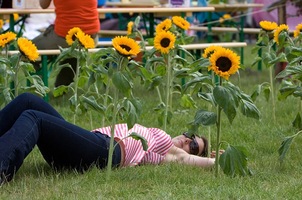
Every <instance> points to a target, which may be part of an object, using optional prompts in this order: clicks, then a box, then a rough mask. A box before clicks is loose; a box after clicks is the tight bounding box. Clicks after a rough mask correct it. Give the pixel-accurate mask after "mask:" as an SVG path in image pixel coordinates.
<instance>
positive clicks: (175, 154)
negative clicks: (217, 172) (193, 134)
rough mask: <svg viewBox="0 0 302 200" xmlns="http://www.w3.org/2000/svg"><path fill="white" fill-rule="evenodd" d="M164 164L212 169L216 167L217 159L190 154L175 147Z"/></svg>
mask: <svg viewBox="0 0 302 200" xmlns="http://www.w3.org/2000/svg"><path fill="white" fill-rule="evenodd" d="M164 162H177V163H181V164H186V165H194V166H200V167H211V166H213V165H214V163H215V159H214V158H206V157H200V156H195V155H192V154H188V153H187V152H185V151H184V150H183V149H180V148H177V147H175V146H173V147H172V148H171V149H170V150H169V151H168V153H167V154H166V156H165V159H164Z"/></svg>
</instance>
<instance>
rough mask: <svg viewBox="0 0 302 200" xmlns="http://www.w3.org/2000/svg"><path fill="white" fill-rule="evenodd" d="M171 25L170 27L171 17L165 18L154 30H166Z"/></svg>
mask: <svg viewBox="0 0 302 200" xmlns="http://www.w3.org/2000/svg"><path fill="white" fill-rule="evenodd" d="M171 27H172V21H171V19H165V20H164V21H162V22H161V23H159V24H158V25H157V26H156V29H155V31H156V32H157V33H159V32H161V31H168V30H169V29H170V28H171Z"/></svg>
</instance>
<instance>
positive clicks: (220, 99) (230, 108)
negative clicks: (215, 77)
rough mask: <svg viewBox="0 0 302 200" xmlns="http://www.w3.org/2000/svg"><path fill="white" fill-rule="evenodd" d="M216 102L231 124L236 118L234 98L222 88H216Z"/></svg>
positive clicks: (214, 92) (214, 91)
mask: <svg viewBox="0 0 302 200" xmlns="http://www.w3.org/2000/svg"><path fill="white" fill-rule="evenodd" d="M213 95H214V98H215V102H216V103H217V104H218V105H219V106H220V107H221V108H222V110H223V112H224V113H225V114H226V116H227V118H228V120H229V122H230V123H232V122H233V120H234V118H235V116H236V105H235V102H236V101H235V99H234V96H233V95H232V94H231V93H230V92H229V90H227V89H226V88H224V87H222V86H216V87H215V88H214V90H213Z"/></svg>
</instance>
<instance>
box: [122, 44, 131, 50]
mask: <svg viewBox="0 0 302 200" xmlns="http://www.w3.org/2000/svg"><path fill="white" fill-rule="evenodd" d="M121 47H122V48H123V49H125V50H126V51H130V50H131V48H130V47H129V46H127V45H121Z"/></svg>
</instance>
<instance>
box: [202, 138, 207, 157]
mask: <svg viewBox="0 0 302 200" xmlns="http://www.w3.org/2000/svg"><path fill="white" fill-rule="evenodd" d="M200 138H201V139H202V141H203V143H204V148H203V151H202V152H201V155H200V156H202V157H207V156H208V153H209V152H208V148H209V141H208V139H207V138H205V137H203V136H200Z"/></svg>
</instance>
